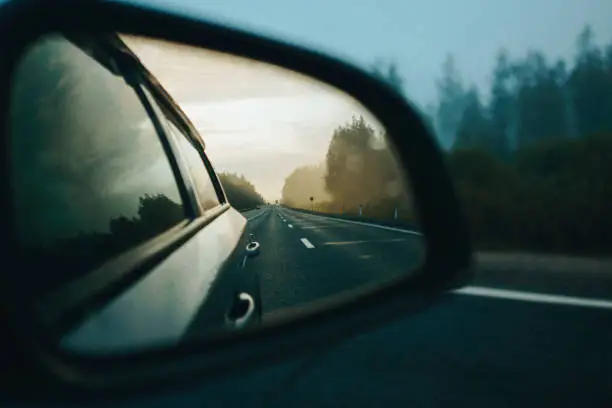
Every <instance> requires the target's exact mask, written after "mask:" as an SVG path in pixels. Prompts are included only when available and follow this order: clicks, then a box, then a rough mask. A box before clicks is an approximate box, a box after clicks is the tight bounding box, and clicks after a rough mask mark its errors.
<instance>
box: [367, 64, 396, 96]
mask: <svg viewBox="0 0 612 408" xmlns="http://www.w3.org/2000/svg"><path fill="white" fill-rule="evenodd" d="M372 71H373V74H374V76H376V77H378V78H379V79H382V80H383V81H385V82H387V83H388V84H389V85H391V86H392V87H393V88H394V89H395V90H396V91H398V92H400V93H402V92H403V88H404V78H402V76H401V75H400V74H399V72H398V70H397V65H396V64H395V63H393V62H388V63H384V62H379V63H377V64H375V65H374V67H373V69H372Z"/></svg>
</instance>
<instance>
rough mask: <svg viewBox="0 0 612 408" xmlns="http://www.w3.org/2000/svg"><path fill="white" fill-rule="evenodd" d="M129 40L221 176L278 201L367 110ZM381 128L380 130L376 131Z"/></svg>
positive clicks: (216, 61)
mask: <svg viewBox="0 0 612 408" xmlns="http://www.w3.org/2000/svg"><path fill="white" fill-rule="evenodd" d="M124 41H126V43H127V44H128V45H129V46H130V47H131V48H132V50H133V51H134V52H135V53H136V54H137V55H138V56H139V57H140V59H141V60H142V61H143V63H144V64H145V65H146V66H147V68H148V69H149V70H150V71H151V72H152V73H153V74H154V75H155V76H156V78H157V79H158V80H159V81H160V83H161V84H162V85H163V86H164V87H165V88H166V90H167V91H168V92H169V93H170V94H171V95H172V96H173V98H174V99H175V100H176V101H177V102H178V103H179V104H180V105H181V107H182V108H183V110H184V111H185V113H186V114H187V115H188V116H189V118H190V119H191V121H192V122H193V123H194V125H195V126H196V127H197V128H198V130H199V131H200V134H201V135H202V137H203V139H204V142H205V143H206V152H207V154H208V156H209V157H210V159H211V161H212V162H213V165H214V166H215V168H216V169H217V170H218V171H231V172H237V173H240V174H243V175H244V176H245V177H246V178H247V179H248V180H250V181H251V182H252V183H253V184H254V185H255V186H256V188H257V189H258V191H260V192H261V193H262V194H263V195H264V197H265V198H267V199H269V200H275V199H278V198H280V192H281V190H282V187H283V183H284V180H285V177H286V176H287V175H289V174H290V173H291V172H292V171H293V170H294V169H295V168H296V167H297V166H302V165H310V164H318V163H320V162H321V161H323V160H324V159H325V154H326V152H327V147H328V146H329V141H330V139H331V136H332V134H333V131H334V129H335V128H337V127H338V126H339V125H343V124H345V123H347V122H348V121H350V120H351V117H352V116H353V115H360V114H364V115H366V118H368V119H369V122H370V123H371V124H372V125H373V126H374V127H378V126H377V125H378V124H377V123H375V121H374V119H373V118H372V117H371V116H370V115H369V114H368V113H367V111H365V109H364V108H363V107H362V106H361V105H360V104H358V103H357V102H356V101H354V100H353V99H352V98H349V97H348V96H346V95H345V94H344V93H342V92H339V91H337V90H335V89H333V88H330V87H329V86H327V85H324V84H322V83H320V82H317V81H313V80H311V79H310V78H307V77H302V76H300V75H297V74H295V73H293V72H290V71H286V70H284V69H280V68H278V67H275V66H271V65H268V64H263V63H258V62H254V61H250V60H247V59H243V58H237V57H232V56H229V55H225V54H221V53H217V52H212V51H207V50H200V49H198V48H193V47H186V46H181V45H177V44H172V43H166V42H161V41H156V40H151V39H144V38H138V37H125V36H124ZM379 130H381V129H380V128H379Z"/></svg>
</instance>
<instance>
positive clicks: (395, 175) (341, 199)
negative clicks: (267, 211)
mask: <svg viewBox="0 0 612 408" xmlns="http://www.w3.org/2000/svg"><path fill="white" fill-rule="evenodd" d="M406 182H407V180H405V178H404V177H403V174H402V171H401V170H400V168H399V167H398V162H397V160H396V159H395V157H394V155H393V153H392V151H391V149H390V148H389V147H388V146H387V140H386V137H385V134H384V133H378V134H377V133H376V131H375V130H374V129H373V128H372V127H371V126H370V125H369V124H368V123H367V122H366V120H365V119H364V117H363V116H360V117H354V118H353V119H352V121H351V122H349V123H347V124H345V125H342V126H339V127H338V128H336V130H335V131H334V133H333V135H332V139H331V142H330V144H329V147H328V150H327V154H326V157H325V161H324V162H322V163H319V164H317V165H314V166H303V167H298V168H296V169H295V170H294V171H293V172H292V173H291V174H290V175H289V176H288V177H287V178H286V179H285V184H284V186H283V190H282V202H283V204H285V205H288V206H291V207H294V208H303V209H308V210H310V209H313V208H314V209H315V210H316V211H321V212H327V213H335V214H348V215H357V214H358V213H359V208H360V207H361V211H362V215H363V216H364V217H367V218H374V219H385V220H389V219H393V218H394V216H395V210H396V208H397V215H398V218H399V219H400V220H403V221H414V218H415V216H414V211H413V207H412V200H411V196H410V189H409V186H408V185H407V184H406ZM310 197H313V200H312V201H311V200H310Z"/></svg>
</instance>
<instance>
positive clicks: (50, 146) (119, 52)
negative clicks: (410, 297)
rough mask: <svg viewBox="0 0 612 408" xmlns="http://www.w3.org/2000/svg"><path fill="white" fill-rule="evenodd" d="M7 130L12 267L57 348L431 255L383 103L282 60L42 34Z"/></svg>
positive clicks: (262, 305)
mask: <svg viewBox="0 0 612 408" xmlns="http://www.w3.org/2000/svg"><path fill="white" fill-rule="evenodd" d="M9 136H10V148H11V150H10V153H11V162H10V175H11V178H10V182H11V186H12V191H13V195H12V197H11V200H12V208H13V212H14V213H13V217H12V219H13V220H14V228H13V233H12V238H13V239H14V240H15V242H16V247H17V248H18V250H17V251H16V254H15V256H16V258H17V262H18V263H17V265H19V273H17V274H14V275H13V276H12V279H11V282H10V284H11V285H14V287H15V290H17V291H20V292H19V293H20V296H21V298H22V299H24V301H26V302H29V305H30V306H32V309H33V310H34V311H35V313H36V316H35V318H36V319H37V321H40V324H41V325H43V327H44V328H45V329H46V330H48V332H49V333H50V335H52V336H55V337H54V338H57V339H58V341H59V343H60V345H61V346H62V347H63V348H65V349H69V350H72V351H77V352H83V353H113V352H118V351H121V352H124V351H126V350H127V351H129V350H134V349H138V348H142V347H149V346H158V345H163V344H176V343H178V342H182V341H188V340H192V339H194V338H204V337H210V336H218V335H227V333H236V332H240V331H242V330H257V329H258V328H260V327H262V326H265V325H266V324H269V323H271V322H275V321H276V320H278V317H279V316H284V317H283V318H286V317H287V316H289V317H290V316H291V313H292V310H298V309H301V310H303V309H305V308H309V307H316V305H317V304H318V302H320V301H323V300H329V299H330V298H333V297H334V296H337V295H341V294H344V295H346V294H350V293H352V292H354V291H356V290H361V289H364V290H365V289H371V288H375V287H377V286H380V285H382V284H388V283H390V282H391V281H393V280H394V279H398V278H403V277H405V276H408V275H410V274H411V273H412V272H414V271H416V270H417V268H418V267H419V266H420V264H421V263H422V260H423V258H424V255H425V240H424V237H423V235H422V233H421V232H420V228H419V223H418V217H417V214H416V211H415V208H414V205H413V197H412V194H411V190H410V183H409V175H407V174H405V173H404V170H403V169H402V167H401V166H400V164H399V162H398V161H397V159H396V154H395V151H394V150H393V148H392V145H391V143H389V139H388V138H387V133H386V131H385V129H384V128H383V127H382V126H381V124H380V123H379V122H378V121H377V119H376V117H374V116H373V115H372V114H371V113H370V112H368V111H367V109H365V108H364V107H363V106H362V105H361V104H359V103H358V102H357V101H355V100H354V99H352V98H351V97H349V96H348V95H346V94H344V93H343V92H341V91H339V90H338V89H335V88H332V87H330V86H328V85H326V84H323V83H321V82H319V81H317V80H314V79H312V78H308V77H305V76H303V75H300V74H297V73H294V72H291V71H288V70H286V69H283V68H279V67H275V66H271V65H269V64H265V63H262V62H257V61H253V60H248V59H245V58H240V57H235V56H231V55H226V54H222V53H219V52H213V51H208V50H203V49H199V48H194V47H188V46H184V45H179V44H173V43H168V42H163V41H159V40H154V39H148V38H141V37H133V36H124V35H108V36H104V37H102V36H97V37H94V36H89V35H79V36H64V35H60V34H57V35H49V36H46V37H44V38H40V39H39V40H38V41H37V42H36V43H34V44H32V46H31V47H29V48H28V49H27V50H25V52H24V54H23V56H22V58H21V60H20V61H19V63H18V64H17V65H16V67H15V71H14V75H13V87H12V94H11V101H10V127H9ZM21 294H23V295H21Z"/></svg>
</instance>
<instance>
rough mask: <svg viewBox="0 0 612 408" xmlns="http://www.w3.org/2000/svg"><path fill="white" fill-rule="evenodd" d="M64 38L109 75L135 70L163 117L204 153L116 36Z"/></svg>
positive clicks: (184, 121)
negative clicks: (158, 106) (109, 72)
mask: <svg viewBox="0 0 612 408" xmlns="http://www.w3.org/2000/svg"><path fill="white" fill-rule="evenodd" d="M66 37H67V38H68V39H69V40H70V41H72V42H73V43H75V44H76V45H77V46H78V47H79V48H81V49H82V50H83V51H85V52H86V53H88V54H89V55H91V57H92V58H94V59H96V60H97V61H98V62H99V63H101V64H102V65H104V66H105V67H106V68H107V69H108V70H110V71H111V72H113V73H115V74H117V75H119V74H121V73H124V72H125V71H126V70H127V71H129V70H134V69H135V70H137V71H138V72H139V74H140V75H141V76H142V77H143V78H144V80H145V82H146V83H147V86H148V90H149V91H150V92H151V93H152V94H153V97H154V98H155V99H156V100H157V102H158V104H159V105H160V107H161V108H162V109H163V110H164V113H166V115H168V117H169V118H170V120H172V122H173V123H174V124H175V125H176V126H177V127H178V128H179V129H181V130H182V131H183V132H185V133H186V134H187V135H188V136H190V137H191V138H192V139H193V140H195V141H196V144H200V145H201V146H202V149H204V146H205V145H204V141H203V140H202V138H201V136H200V135H199V134H198V132H197V130H196V129H195V127H194V126H193V124H192V123H191V121H190V120H189V118H188V117H187V115H185V113H184V112H183V110H182V109H181V108H180V106H179V104H178V103H176V101H175V100H174V99H173V98H172V96H170V94H168V92H166V90H165V89H164V87H163V86H162V85H161V84H160V83H159V81H157V79H156V78H155V76H153V74H152V73H151V72H150V71H149V70H148V69H147V68H146V67H145V66H144V65H143V64H142V62H141V61H140V59H139V58H138V57H137V56H136V54H134V52H133V51H132V50H131V49H130V48H129V47H128V46H127V45H126V44H125V43H124V42H123V41H122V40H121V39H120V38H119V36H118V35H116V34H114V33H113V34H100V35H95V36H94V35H90V34H87V35H81V34H70V35H66Z"/></svg>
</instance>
